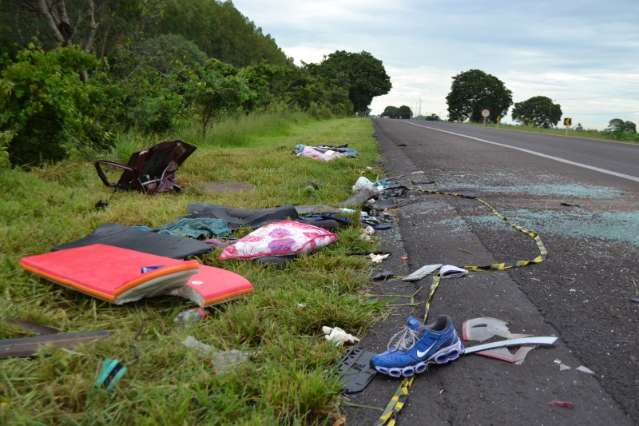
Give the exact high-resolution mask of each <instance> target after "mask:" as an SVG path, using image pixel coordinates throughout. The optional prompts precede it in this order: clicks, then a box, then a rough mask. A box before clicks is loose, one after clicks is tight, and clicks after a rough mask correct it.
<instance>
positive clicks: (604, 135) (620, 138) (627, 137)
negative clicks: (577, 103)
mask: <svg viewBox="0 0 639 426" xmlns="http://www.w3.org/2000/svg"><path fill="white" fill-rule="evenodd" d="M466 124H470V125H473V126H480V127H484V125H483V124H480V123H471V122H468V123H466ZM487 127H491V128H493V129H507V130H516V131H520V132H529V133H543V134H547V135H554V136H569V137H575V138H587V139H599V140H606V141H616V142H629V143H639V133H627V132H626V133H620V134H615V133H609V132H603V131H601V130H595V129H584V130H579V131H578V130H575V129H568V130H566V129H563V128H555V129H545V128H543V127H534V126H524V125H514V124H503V123H501V124H498V125H497V124H492V123H490V124H488V126H487Z"/></svg>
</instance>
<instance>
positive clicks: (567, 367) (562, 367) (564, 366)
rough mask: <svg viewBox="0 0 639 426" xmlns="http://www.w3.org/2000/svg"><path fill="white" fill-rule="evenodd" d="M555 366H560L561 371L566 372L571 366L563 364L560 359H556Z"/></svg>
mask: <svg viewBox="0 0 639 426" xmlns="http://www.w3.org/2000/svg"><path fill="white" fill-rule="evenodd" d="M553 362H554V363H555V364H557V365H558V366H559V371H566V370H570V366H569V365H566V364H564V363H563V362H561V360H560V359H556V360H554V361H553Z"/></svg>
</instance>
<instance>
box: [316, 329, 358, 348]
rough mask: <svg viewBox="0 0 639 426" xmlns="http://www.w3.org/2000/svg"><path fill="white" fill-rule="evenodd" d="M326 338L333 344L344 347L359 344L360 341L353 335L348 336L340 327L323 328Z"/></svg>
mask: <svg viewBox="0 0 639 426" xmlns="http://www.w3.org/2000/svg"><path fill="white" fill-rule="evenodd" d="M322 332H323V333H324V338H325V339H326V340H328V341H329V342H331V343H335V345H337V346H342V345H343V344H344V343H357V342H359V339H358V338H357V337H355V336H353V335H352V334H348V333H347V332H345V331H344V330H342V329H341V328H339V327H332V328H331V327H327V326H323V327H322Z"/></svg>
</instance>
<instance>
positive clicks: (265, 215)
mask: <svg viewBox="0 0 639 426" xmlns="http://www.w3.org/2000/svg"><path fill="white" fill-rule="evenodd" d="M188 212H189V216H188V217H190V218H199V217H207V218H216V219H222V220H223V221H224V222H226V223H227V224H228V226H229V227H230V228H231V229H237V228H242V227H250V228H259V227H260V226H262V225H266V224H267V223H271V222H275V221H277V220H283V219H297V217H298V213H297V210H295V207H293V206H292V205H285V206H281V207H273V208H268V209H242V208H234V207H226V206H220V205H216V204H195V203H194V204H189V206H188Z"/></svg>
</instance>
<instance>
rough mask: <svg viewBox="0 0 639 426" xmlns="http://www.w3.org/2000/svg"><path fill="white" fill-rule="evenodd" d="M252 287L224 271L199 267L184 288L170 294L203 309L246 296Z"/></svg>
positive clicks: (236, 275)
mask: <svg viewBox="0 0 639 426" xmlns="http://www.w3.org/2000/svg"><path fill="white" fill-rule="evenodd" d="M252 291H253V286H252V285H251V283H250V282H248V280H247V279H246V278H244V277H243V276H241V275H238V274H236V273H234V272H231V271H227V270H225V269H220V268H214V267H212V266H206V265H200V271H199V272H198V273H197V274H195V275H193V276H191V277H189V281H188V283H187V285H186V286H184V287H180V288H178V289H176V290H174V291H173V292H172V294H175V295H176V296H180V297H184V298H185V299H189V300H192V301H193V302H195V303H197V304H198V305H200V306H202V307H204V306H209V305H216V304H218V303H222V302H226V301H227V300H230V299H233V298H236V297H239V296H241V295H243V294H248V293H251V292H252Z"/></svg>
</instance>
